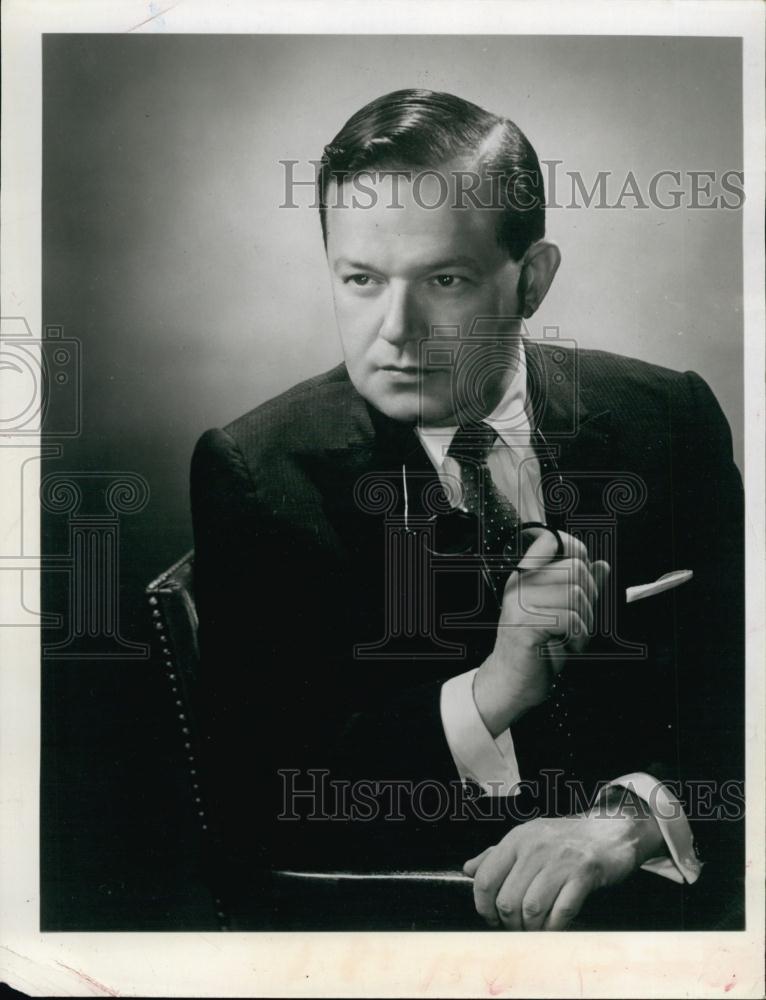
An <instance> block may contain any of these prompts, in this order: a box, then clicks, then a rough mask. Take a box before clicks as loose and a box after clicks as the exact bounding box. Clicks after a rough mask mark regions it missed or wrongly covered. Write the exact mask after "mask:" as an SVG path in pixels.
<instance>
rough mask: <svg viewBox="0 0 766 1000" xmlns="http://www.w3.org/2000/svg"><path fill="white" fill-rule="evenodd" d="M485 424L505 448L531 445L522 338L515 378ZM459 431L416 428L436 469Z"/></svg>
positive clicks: (455, 428)
mask: <svg viewBox="0 0 766 1000" xmlns="http://www.w3.org/2000/svg"><path fill="white" fill-rule="evenodd" d="M484 422H485V423H487V424H489V425H490V427H492V428H493V429H494V430H496V431H497V434H498V437H499V438H501V439H502V441H503V443H504V444H506V445H509V446H511V447H513V446H514V445H515V446H516V447H518V446H519V445H522V444H528V443H529V438H530V424H529V416H528V414H527V358H526V352H525V350H524V340H523V338H522V337H519V353H518V359H517V362H516V370H515V372H514V373H513V378H512V379H511V381H510V383H509V385H508V388H507V389H506V391H505V393H504V394H503V398H502V399H501V400H500V402H499V403H498V404H497V406H496V407H495V409H494V410H493V411H492V412H491V413H490V414H489V416H487V417H485V418H484ZM457 429H458V425H457V424H455V425H453V426H449V427H433V426H432V427H428V426H422V427H417V428H416V433H417V435H418V437H419V438H420V441H421V443H422V445H423V447H424V448H425V450H426V452H427V453H428V457H429V458H430V459H431V461H432V462H433V464H434V465H435V466H436V468H437V470H438V469H441V467H442V465H443V463H444V456H445V455H446V453H447V449H448V448H449V446H450V444H451V443H452V439H453V437H454V436H455V434H456V433H457Z"/></svg>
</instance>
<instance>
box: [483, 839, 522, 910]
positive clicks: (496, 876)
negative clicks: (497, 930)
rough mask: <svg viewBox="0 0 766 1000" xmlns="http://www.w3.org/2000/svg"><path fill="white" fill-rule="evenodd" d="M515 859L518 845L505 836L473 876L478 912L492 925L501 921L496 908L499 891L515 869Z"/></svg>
mask: <svg viewBox="0 0 766 1000" xmlns="http://www.w3.org/2000/svg"><path fill="white" fill-rule="evenodd" d="M515 861H516V847H515V846H514V843H513V840H512V839H511V838H508V837H504V838H503V840H501V841H500V843H499V844H497V845H496V846H495V849H494V850H493V851H490V852H489V854H488V855H487V857H486V858H485V859H484V861H483V862H482V863H481V864H480V865H479V867H478V869H477V871H476V874H475V875H474V877H473V900H474V905H475V906H476V912H477V913H478V914H479V916H480V917H483V918H484V919H485V920H486V921H487V923H488V924H489V925H490V926H492V927H497V926H498V925H499V923H500V920H499V918H498V914H497V909H496V908H495V898H496V897H497V891H498V889H499V888H500V886H501V885H502V884H503V880H504V879H505V876H506V875H507V874H508V872H509V871H510V870H512V869H513V865H514V863H515Z"/></svg>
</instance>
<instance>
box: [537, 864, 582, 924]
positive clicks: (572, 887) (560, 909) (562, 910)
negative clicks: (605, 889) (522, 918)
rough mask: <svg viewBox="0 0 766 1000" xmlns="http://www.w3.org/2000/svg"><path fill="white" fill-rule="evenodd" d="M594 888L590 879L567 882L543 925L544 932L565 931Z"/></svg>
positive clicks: (576, 879) (575, 879)
mask: <svg viewBox="0 0 766 1000" xmlns="http://www.w3.org/2000/svg"><path fill="white" fill-rule="evenodd" d="M592 888H593V886H592V884H591V882H590V880H589V879H587V878H584V877H580V878H574V879H572V880H571V881H569V882H567V883H566V884H565V885H564V886H563V887H562V889H561V892H560V893H559V894H558V896H557V897H556V901H555V902H554V904H553V907H552V908H551V911H550V913H549V914H548V917H547V918H546V920H545V923H544V924H543V930H544V931H563V930H566V928H567V927H568V926H569V924H570V923H571V922H572V921H573V920H574V918H575V917H576V916H577V914H578V913H579V912H580V910H581V909H582V905H583V903H584V902H585V900H586V899H587V898H588V894H589V893H590V892H591V890H592Z"/></svg>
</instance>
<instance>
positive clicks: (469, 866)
mask: <svg viewBox="0 0 766 1000" xmlns="http://www.w3.org/2000/svg"><path fill="white" fill-rule="evenodd" d="M494 846H495V845H494V844H490V846H489V847H487V848H485V850H483V851H482V852H481V854H477V855H476V857H474V858H469V859H468V860H467V861H466V863H465V864H464V865H463V874H464V875H468V876H469V877H470V878H473V877H474V875H475V874H476V869H477V868H478V867H479V865H480V864H481V863H482V861H483V860H484V859H485V858H486V857H487V856H488V855H489V852H490V851H491V850H492V848H493V847H494Z"/></svg>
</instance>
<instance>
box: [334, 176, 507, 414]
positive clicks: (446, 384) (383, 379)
mask: <svg viewBox="0 0 766 1000" xmlns="http://www.w3.org/2000/svg"><path fill="white" fill-rule="evenodd" d="M443 174H444V176H445V178H447V179H448V180H449V178H450V177H451V175H452V171H450V170H449V169H446V168H445V169H444V170H443ZM431 181H432V184H433V186H432V187H429V181H428V180H426V181H425V182H424V183H422V184H421V186H420V188H419V189H417V192H416V193H417V199H416V197H415V189H414V188H413V186H412V185H411V184H409V183H406V182H405V181H404V179H400V181H399V185H398V196H397V199H396V202H395V203H398V204H399V205H401V206H402V207H401V208H394V207H392V188H391V178H385V177H383V178H380V179H379V180H378V181H377V182H376V183H372V181H371V180H369V179H366V180H365V185H366V186H367V187H371V188H373V189H374V190H375V193H376V195H377V198H376V200H375V202H374V204H373V205H372V206H371V207H362V206H367V204H368V203H369V201H370V200H371V199H370V198H368V197H367V196H366V195H365V196H362V195H360V196H359V198H358V200H359V202H360V203H361V204H359V205H358V206H356V207H354V205H353V203H352V192H351V191H344V190H341V192H340V199H339V200H340V201H341V202H342V203H343V204H345V205H347V206H348V207H344V208H340V209H333V208H329V209H328V212H327V230H328V234H327V256H328V263H329V266H330V273H331V278H332V288H333V297H334V301H335V314H336V317H337V321H338V329H339V331H340V338H341V343H342V345H343V352H344V355H345V360H346V366H347V368H348V372H349V375H350V377H351V381H352V382H353V384H354V386H355V387H356V389H357V391H358V392H359V393H360V394H361V395H362V396H363V397H364V398H365V399H366V400H367V401H368V402H370V403H371V404H372V405H373V406H374V407H376V408H377V409H378V410H380V411H381V412H383V413H385V414H386V415H387V416H389V417H392V418H393V419H395V420H401V421H410V422H415V421H417V420H421V421H422V422H423V423H427V424H438V423H444V424H449V423H455V422H457V418H456V416H455V410H456V408H458V409H461V408H462V407H461V405H460V403H461V400H460V395H461V392H460V390H459V389H458V391H457V393H456V386H457V387H459V385H460V378H456V372H455V369H454V367H453V365H452V363H451V362H450V361H447V363H446V364H445V363H444V358H445V357H449V355H450V354H451V355H452V357H453V358H454V357H455V356H456V353H457V352H456V351H455V350H454V349H452V350H451V351H448V352H447V354H446V355H445V352H444V351H440V357H439V364H438V365H434V364H433V363H428V362H426V361H425V358H424V355H425V354H426V353H428V354H429V355H430V354H431V350H429V351H428V352H425V351H424V350H422V348H423V346H424V342H426V341H428V340H429V338H433V330H434V328H436V327H450V328H452V329H453V331H454V330H455V329H456V330H457V334H458V337H459V340H460V342H461V343H466V341H467V340H468V339H469V338H470V336H471V335H472V332H473V335H474V337H475V336H476V335H477V331H474V323H475V321H476V320H477V318H481V320H482V322H481V324H480V325H479V329H480V338H479V340H476V341H475V344H472V345H471V347H470V352H471V362H470V371H471V373H472V374H471V378H472V379H473V378H474V375H475V379H476V380H478V382H480V383H481V393H480V395H481V399H482V400H483V401H484V403H485V404H486V406H484V405H483V404H482V405H483V408H484V409H486V412H489V411H490V410H491V409H492V408H493V407H494V406H495V405H496V403H497V402H499V400H500V398H501V396H502V393H503V391H504V389H505V386H506V384H507V380H508V378H509V377H510V374H511V371H509V370H508V365H499V364H498V351H500V353H501V354H502V355H503V356H504V357H505V358H506V359H510V358H511V356H512V354H513V350H514V345H515V341H516V338H517V336H518V322H513V321H509V319H508V317H515V316H517V314H518V305H519V304H518V299H517V293H516V289H517V285H518V278H519V273H520V264H519V263H515V262H513V261H512V260H511V259H510V258H509V256H508V253H507V251H505V250H503V249H502V247H501V246H500V245H499V243H498V240H497V235H496V226H497V212H496V211H490V210H487V209H482V208H480V207H476V206H468V207H465V208H460V209H456V208H453V207H451V206H452V205H453V204H454V202H455V198H454V197H453V195H452V193H451V194H450V197H449V198H444V197H443V192H442V197H441V199H440V197H439V194H440V189H439V187H438V185H437V182H436V180H435V179H431ZM337 195H338V193H337V191H336V189H335V188H334V186H332V187H331V188H330V191H329V192H328V204H329V205H333V204H334V203H335V199H336V197H337ZM440 200H441V201H442V202H443V204H441V205H439V207H436V208H431V209H429V208H425V207H423V206H424V205H432V204H438V203H439V201H440ZM487 317H489V320H487ZM496 317H503V319H502V320H497V319H495V318H496ZM438 339H440V338H437V340H438ZM449 343H451V344H453V345H454V343H455V341H454V340H450V341H445V346H447V344H449ZM429 346H430V347H431V348H432V349H433V348H436V347H437V346H440V345H437V343H432V345H429ZM483 362H484V364H483V365H482V363H483ZM482 366H483V369H484V370H483V371H482ZM501 369H503V370H501ZM472 391H474V390H471V389H470V387H469V392H472ZM473 408H474V409H475V403H474V404H473ZM482 415H485V414H483V413H482V414H479V416H482Z"/></svg>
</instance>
